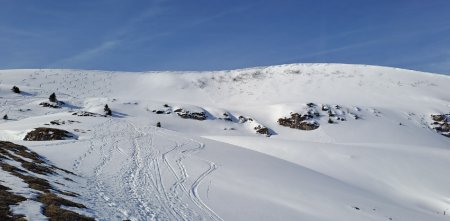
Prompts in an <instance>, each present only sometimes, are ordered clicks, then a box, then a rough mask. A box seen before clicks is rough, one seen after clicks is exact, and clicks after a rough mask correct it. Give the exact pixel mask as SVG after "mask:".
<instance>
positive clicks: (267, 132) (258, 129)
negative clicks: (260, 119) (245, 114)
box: [254, 125, 272, 137]
mask: <svg viewBox="0 0 450 221" xmlns="http://www.w3.org/2000/svg"><path fill="white" fill-rule="evenodd" d="M254 129H255V131H256V133H259V134H264V135H266V136H268V137H270V136H271V135H272V134H271V133H270V130H269V128H267V127H264V126H261V125H258V126H257V127H255V128H254Z"/></svg>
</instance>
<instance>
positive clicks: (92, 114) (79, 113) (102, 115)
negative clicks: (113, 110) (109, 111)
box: [72, 111, 106, 117]
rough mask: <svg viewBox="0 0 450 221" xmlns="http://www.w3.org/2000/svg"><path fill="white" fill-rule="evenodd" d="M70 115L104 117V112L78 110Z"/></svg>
mask: <svg viewBox="0 0 450 221" xmlns="http://www.w3.org/2000/svg"><path fill="white" fill-rule="evenodd" d="M72 115H74V116H79V117H106V115H104V114H97V113H92V112H88V111H79V112H75V113H73V114H72Z"/></svg>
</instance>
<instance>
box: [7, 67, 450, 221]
mask: <svg viewBox="0 0 450 221" xmlns="http://www.w3.org/2000/svg"><path fill="white" fill-rule="evenodd" d="M14 85H16V86H18V87H19V88H20V89H21V90H22V91H24V93H22V94H20V95H19V94H14V93H12V92H11V88H12V86H14ZM52 92H55V93H56V96H57V98H58V99H59V100H61V101H64V102H65V103H66V104H67V105H66V106H64V107H63V108H61V109H52V108H44V107H41V106H39V105H38V104H39V103H40V102H42V101H46V100H47V99H48V96H49V95H50V94H51V93H52ZM309 102H313V103H315V104H317V105H318V109H319V110H320V106H321V105H322V104H329V105H340V106H341V107H342V108H343V109H344V110H345V112H347V113H353V114H357V115H358V116H360V117H361V118H360V119H357V120H355V119H352V118H350V117H349V116H350V115H347V118H346V121H342V122H341V121H339V122H337V123H335V124H328V123H327V120H328V116H325V115H326V113H325V112H321V114H322V115H324V116H323V117H321V118H320V120H319V123H320V127H319V128H318V129H316V130H313V131H301V130H296V129H291V128H288V127H282V126H280V125H278V123H277V120H278V118H282V117H286V116H289V114H290V113H291V112H300V111H302V110H304V109H305V106H306V104H307V103H309ZM105 104H108V105H109V107H110V108H111V109H112V110H113V117H79V116H74V115H72V114H73V113H74V112H79V111H89V112H94V113H100V114H103V107H104V105H105ZM165 104H167V105H166V106H168V107H169V108H167V107H164V105H165ZM177 108H183V109H184V110H188V111H191V112H192V111H193V112H195V111H205V112H206V113H207V119H206V120H204V121H197V120H192V119H182V118H180V117H179V116H178V115H177V114H176V113H174V112H173V111H174V110H175V109H177ZM28 109H30V110H28ZM153 110H164V111H167V110H169V112H170V114H166V113H164V114H156V113H155V112H153ZM449 112H450V77H448V76H444V75H436V74H430V73H421V72H415V71H409V70H401V69H393V68H385V67H375V66H363V65H340V64H295V65H282V66H273V67H265V68H251V69H243V70H234V71H219V72H147V73H122V72H104V71H83V70H4V71H0V115H1V116H3V115H4V114H8V116H9V118H10V120H8V121H3V120H0V140H7V141H11V142H14V143H18V144H21V145H25V146H27V147H29V148H30V149H32V150H33V151H36V152H38V153H39V154H42V155H43V156H45V157H47V158H48V159H49V160H50V161H51V162H53V163H54V164H55V165H57V166H59V167H62V168H64V169H68V170H70V171H73V172H75V173H77V174H79V175H80V178H79V179H78V180H76V185H74V184H71V185H72V186H74V187H73V188H74V189H73V190H72V191H74V192H77V193H79V194H80V195H81V196H80V197H79V199H78V201H80V202H82V203H83V204H84V205H86V206H87V207H88V208H90V209H89V210H86V211H84V212H85V213H86V214H87V215H90V216H93V217H95V218H97V219H99V220H124V219H130V220H233V221H234V220H245V221H247V220H330V221H335V220H355V221H360V220H408V221H412V220H418V221H423V220H449V219H450V216H449V215H450V176H449V175H448V171H449V168H450V151H449V149H450V138H447V137H445V136H442V135H440V134H438V133H436V132H435V131H434V130H432V129H431V126H430V124H431V123H432V121H431V119H430V115H431V114H440V113H449ZM223 113H229V114H230V115H231V116H232V118H233V119H232V121H226V120H222V119H219V118H222V117H223ZM238 116H245V117H249V118H252V119H253V120H254V121H253V122H252V124H249V123H243V124H240V123H239V122H238V121H237V118H238ZM53 120H63V121H66V122H68V121H69V120H73V121H74V122H73V123H66V124H62V125H51V127H55V128H61V129H65V130H68V131H70V132H72V133H74V134H76V135H78V136H79V139H78V140H67V141H44V142H30V141H22V139H23V137H24V135H25V134H26V133H27V132H28V131H30V130H31V129H33V128H35V127H40V126H44V124H48V123H49V122H50V121H53ZM77 121H79V123H78V122H77ZM157 122H161V124H162V128H157V127H155V125H156V123H157ZM255 125H264V126H266V127H268V128H270V129H271V130H272V131H273V133H274V135H272V136H271V137H266V136H264V135H260V134H257V133H255V131H254V129H253V127H254V126H255ZM0 180H2V181H3V182H4V185H6V186H14V185H16V186H17V187H16V188H15V189H13V190H15V191H21V192H25V194H26V191H25V190H23V189H24V188H25V187H24V186H23V184H19V182H20V181H18V180H16V179H14V178H11V177H9V176H7V174H6V173H3V172H2V173H1V176H0ZM27 207H28V208H27ZM38 209H39V205H36V204H33V203H30V202H28V201H25V202H23V203H22V204H21V205H19V206H16V207H15V208H14V210H17V211H19V212H20V213H26V215H27V217H28V218H30V217H31V218H30V220H33V217H35V218H34V219H36V220H39V219H42V215H39V214H38V213H36V211H37V210H38ZM27 211H28V212H27ZM444 213H445V214H444Z"/></svg>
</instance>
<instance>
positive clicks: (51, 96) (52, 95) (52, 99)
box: [48, 93, 58, 102]
mask: <svg viewBox="0 0 450 221" xmlns="http://www.w3.org/2000/svg"><path fill="white" fill-rule="evenodd" d="M48 100H50V102H57V101H58V100H57V99H56V94H55V93H52V94H51V95H50V97H49V98H48Z"/></svg>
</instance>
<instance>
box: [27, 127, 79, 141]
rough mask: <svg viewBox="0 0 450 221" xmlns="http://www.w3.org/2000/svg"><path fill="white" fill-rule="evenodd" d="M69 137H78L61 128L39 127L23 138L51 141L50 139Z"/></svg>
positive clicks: (65, 138)
mask: <svg viewBox="0 0 450 221" xmlns="http://www.w3.org/2000/svg"><path fill="white" fill-rule="evenodd" d="M67 139H76V136H75V135H74V134H72V133H70V132H68V131H65V130H61V129H56V128H47V127H38V128H35V129H34V130H32V131H30V132H28V133H27V135H26V136H25V138H24V139H23V140H26V141H49V140H67Z"/></svg>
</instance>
